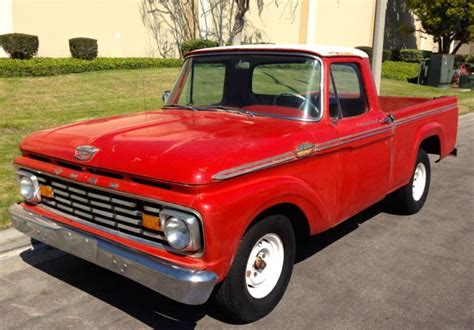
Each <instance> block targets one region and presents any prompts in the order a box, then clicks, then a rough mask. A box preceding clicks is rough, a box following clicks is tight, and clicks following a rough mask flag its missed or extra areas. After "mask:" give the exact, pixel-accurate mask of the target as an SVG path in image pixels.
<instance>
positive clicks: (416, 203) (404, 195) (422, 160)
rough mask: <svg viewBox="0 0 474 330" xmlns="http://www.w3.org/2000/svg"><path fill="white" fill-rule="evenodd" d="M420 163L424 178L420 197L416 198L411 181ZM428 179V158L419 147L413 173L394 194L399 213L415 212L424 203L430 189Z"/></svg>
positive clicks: (429, 178)
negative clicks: (424, 174)
mask: <svg viewBox="0 0 474 330" xmlns="http://www.w3.org/2000/svg"><path fill="white" fill-rule="evenodd" d="M420 164H422V165H423V166H424V168H425V170H426V180H425V185H424V189H423V194H422V195H421V197H419V198H418V199H416V198H415V197H414V195H415V194H414V189H413V182H414V180H415V173H416V170H417V167H418V166H419V165H420ZM430 180H431V166H430V159H429V158H428V155H427V153H426V151H425V150H423V149H420V150H419V151H418V155H417V157H416V162H415V166H414V168H413V174H412V177H411V179H410V182H409V183H408V184H407V185H406V186H403V187H402V188H400V189H399V190H398V191H397V192H396V194H395V203H396V204H395V205H394V206H395V209H396V211H397V212H399V213H400V214H406V215H409V214H415V213H417V212H418V211H419V210H421V208H422V207H423V205H424V204H425V201H426V198H427V197H428V191H429V189H430Z"/></svg>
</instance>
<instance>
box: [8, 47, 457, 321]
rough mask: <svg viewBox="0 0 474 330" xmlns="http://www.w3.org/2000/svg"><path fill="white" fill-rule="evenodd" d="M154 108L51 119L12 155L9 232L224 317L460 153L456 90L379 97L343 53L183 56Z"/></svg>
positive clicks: (412, 199)
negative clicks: (316, 243)
mask: <svg viewBox="0 0 474 330" xmlns="http://www.w3.org/2000/svg"><path fill="white" fill-rule="evenodd" d="M164 98H165V99H166V103H165V106H164V107H163V108H162V109H161V110H156V111H146V112H143V113H133V114H128V115H122V116H115V117H110V118H102V119H96V120H89V121H85V122H80V123H74V124H71V125H67V126H63V127H59V128H53V129H48V130H45V131H41V132H38V133H35V134H32V135H31V136H29V137H27V138H26V139H25V140H24V141H23V142H22V143H21V147H20V148H21V153H22V154H21V156H20V157H18V158H17V159H16V160H15V167H16V170H17V172H16V173H17V177H18V182H19V185H20V190H21V194H22V196H23V198H24V201H23V202H21V203H18V204H15V205H13V206H11V208H10V210H9V212H10V215H11V219H12V221H13V224H14V226H15V227H16V228H17V229H18V230H20V231H22V232H24V233H25V234H27V235H30V236H31V237H33V238H34V239H36V240H39V241H42V242H44V243H46V244H48V245H51V246H54V247H56V248H58V249H61V250H64V251H66V252H69V253H71V254H74V255H76V256H79V257H81V258H84V259H86V260H89V261H90V262H92V263H95V264H97V265H100V266H102V267H105V268H107V269H110V270H112V271H114V272H117V273H119V274H122V275H123V276H126V277H128V278H130V279H133V280H134V281H137V282H139V283H141V284H143V285H145V286H147V287H150V288H152V289H153V290H155V291H157V292H159V293H161V294H163V295H165V296H168V297H170V298H172V299H174V300H177V301H179V302H182V303H186V304H202V303H204V302H206V301H207V300H208V299H209V298H210V297H212V299H213V300H214V303H215V304H216V306H217V307H218V308H219V309H220V310H221V311H222V313H223V315H226V316H227V317H228V318H229V319H231V320H233V321H235V322H250V321H253V320H256V319H258V318H260V317H262V316H264V315H266V314H267V313H269V312H270V311H271V310H272V309H273V308H274V307H275V306H276V304H277V303H278V302H279V300H280V299H281V297H282V296H283V294H284V292H285V290H286V287H287V285H288V282H289V280H290V277H291V273H292V269H293V263H294V258H295V242H300V241H303V240H304V238H305V237H308V236H310V235H315V234H317V233H320V232H323V231H325V230H327V229H329V228H331V227H333V226H335V225H337V224H338V223H340V222H342V221H344V220H346V219H348V218H349V217H351V216H353V215H355V214H357V213H358V212H360V211H362V210H364V209H366V208H367V207H369V206H371V205H373V204H375V203H377V202H379V201H381V200H383V199H384V198H385V197H386V196H387V195H389V194H390V195H391V196H393V197H394V200H395V204H394V205H395V207H396V208H397V210H398V211H399V212H400V213H404V214H413V213H415V212H417V211H419V210H420V209H421V208H422V206H423V204H424V203H425V200H426V198H427V194H428V188H429V184H430V160H429V158H428V156H427V154H435V155H437V156H438V157H439V159H440V160H441V159H443V158H445V157H446V156H448V155H450V154H453V155H455V154H456V148H455V143H456V134H457V122H458V109H457V101H456V98H454V97H441V98H436V99H424V98H414V97H387V96H384V97H381V96H378V95H377V92H376V89H375V87H374V82H373V80H372V76H371V72H370V65H369V61H368V58H367V55H366V54H365V53H363V52H361V51H359V50H356V49H351V48H339V47H324V46H279V45H262V46H257V45H252V46H242V47H222V48H210V49H204V50H198V51H194V52H191V53H188V54H187V55H186V56H185V61H184V65H183V67H182V70H181V72H180V74H179V76H178V78H177V80H176V83H175V86H174V88H173V90H172V91H171V92H167V93H166V94H164Z"/></svg>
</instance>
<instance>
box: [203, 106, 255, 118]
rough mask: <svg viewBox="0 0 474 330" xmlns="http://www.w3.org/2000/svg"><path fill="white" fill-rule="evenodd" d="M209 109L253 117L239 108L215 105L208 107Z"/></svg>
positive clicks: (251, 113)
mask: <svg viewBox="0 0 474 330" xmlns="http://www.w3.org/2000/svg"><path fill="white" fill-rule="evenodd" d="M209 107H212V108H214V109H217V110H221V111H224V112H228V113H235V114H242V115H247V116H249V117H253V116H254V115H255V114H254V113H253V112H251V111H248V110H244V109H242V108H239V107H229V106H223V105H215V106H209Z"/></svg>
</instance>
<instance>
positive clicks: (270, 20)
mask: <svg viewBox="0 0 474 330" xmlns="http://www.w3.org/2000/svg"><path fill="white" fill-rule="evenodd" d="M250 2H251V4H250V5H251V7H250V10H249V12H248V13H247V15H246V19H247V20H248V21H249V22H250V24H248V26H246V27H245V30H244V37H247V38H248V37H250V36H252V35H255V33H256V32H261V34H262V36H261V40H260V41H262V42H273V43H282V44H285V43H286V44H297V43H299V41H300V25H301V14H300V13H301V3H300V2H301V1H293V2H292V3H294V4H297V6H294V7H292V6H290V3H291V1H290V0H286V1H280V5H279V6H278V7H277V6H275V5H274V2H273V1H267V4H265V7H264V9H263V11H262V13H261V15H259V13H258V8H257V6H256V0H252V1H250ZM285 2H286V3H285Z"/></svg>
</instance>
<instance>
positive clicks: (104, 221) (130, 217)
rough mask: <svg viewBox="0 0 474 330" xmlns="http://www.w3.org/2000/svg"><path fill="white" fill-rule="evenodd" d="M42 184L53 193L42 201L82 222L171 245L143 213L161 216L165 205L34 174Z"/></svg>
mask: <svg viewBox="0 0 474 330" xmlns="http://www.w3.org/2000/svg"><path fill="white" fill-rule="evenodd" d="M35 175H36V177H37V178H38V181H39V182H40V184H43V185H48V186H50V187H52V189H53V193H54V196H53V197H52V198H47V197H44V196H42V203H44V205H46V206H48V207H49V208H52V209H54V210H58V211H60V212H62V213H65V214H68V215H71V216H73V217H76V218H78V219H80V220H82V221H85V222H90V223H93V224H95V225H99V226H103V227H106V228H108V229H109V230H110V229H112V230H114V231H118V232H122V233H125V234H128V235H131V236H135V237H139V238H141V239H145V240H149V241H152V242H157V243H160V244H163V245H165V246H168V243H167V241H166V239H165V236H164V234H163V232H162V231H155V230H151V229H148V228H144V227H142V216H143V213H144V212H146V214H149V215H153V216H159V212H160V211H161V209H162V206H161V205H159V204H157V203H151V202H148V201H143V200H140V199H135V198H132V197H128V196H122V195H120V194H116V193H113V192H108V191H103V190H100V189H96V188H93V187H88V186H82V185H79V184H76V183H73V182H69V181H66V180H61V179H60V178H56V177H50V176H48V175H45V174H35Z"/></svg>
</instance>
